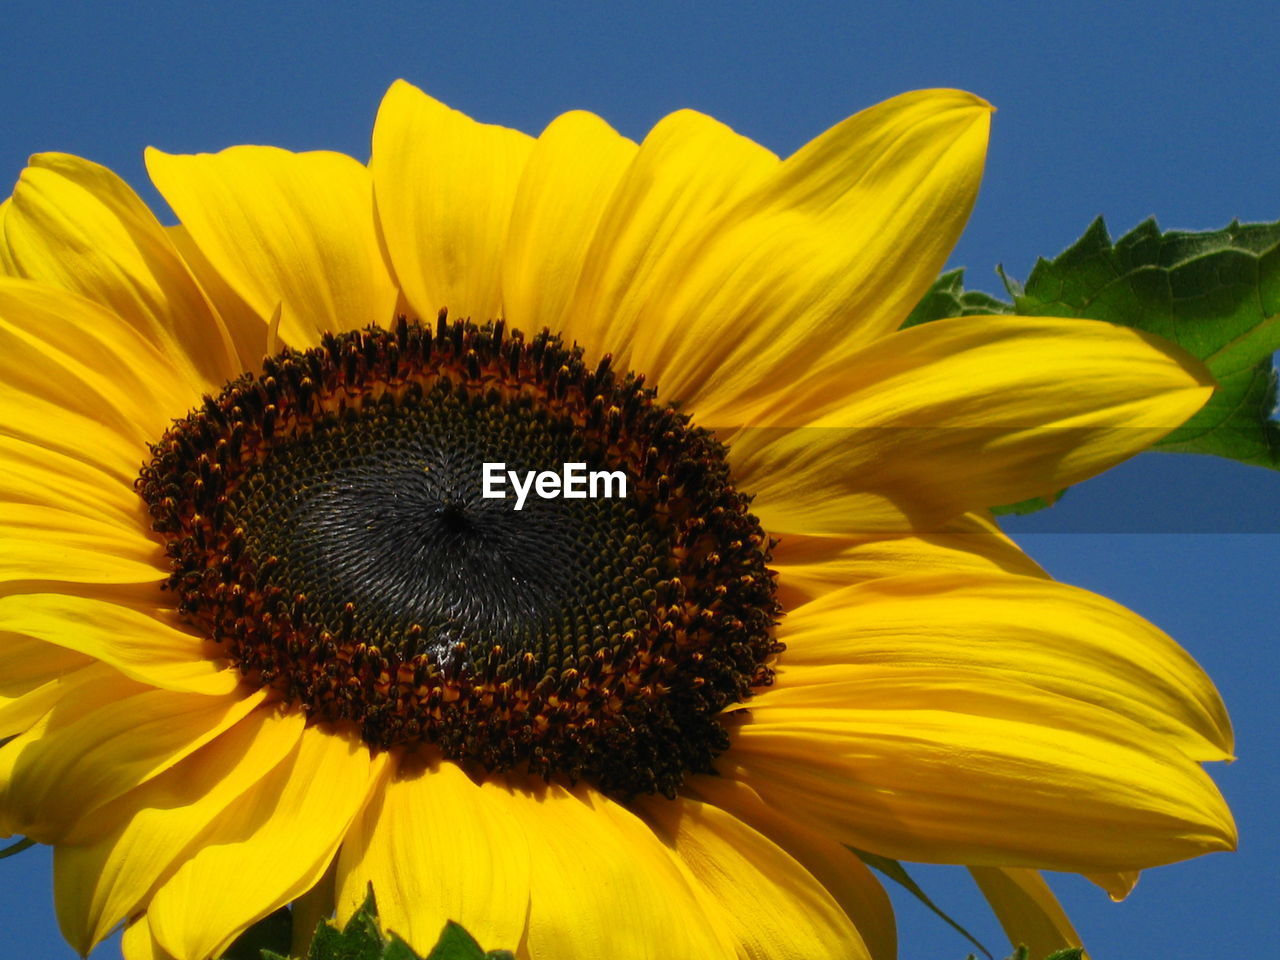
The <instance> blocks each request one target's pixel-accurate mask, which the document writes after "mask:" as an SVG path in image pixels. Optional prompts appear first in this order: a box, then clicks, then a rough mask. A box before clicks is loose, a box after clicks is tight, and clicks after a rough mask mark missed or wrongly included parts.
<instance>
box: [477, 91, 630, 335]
mask: <svg viewBox="0 0 1280 960" xmlns="http://www.w3.org/2000/svg"><path fill="white" fill-rule="evenodd" d="M636 150H637V147H636V145H635V143H633V142H632V141H630V140H628V139H627V138H626V137H622V136H620V135H618V134H617V133H616V132H615V131H614V130H613V128H611V127H610V126H609V125H608V124H607V123H605V122H604V121H603V120H601V119H600V118H599V117H597V116H595V115H594V114H591V113H584V112H582V111H577V110H575V111H572V112H570V113H566V114H563V115H561V116H559V117H557V118H556V119H555V120H553V121H552V122H551V123H550V124H549V125H548V127H547V129H546V130H544V131H543V132H542V136H540V137H539V138H538V141H537V143H535V144H534V145H533V150H532V152H531V153H530V155H529V161H528V163H527V164H526V165H525V168H524V173H523V175H522V176H521V179H520V184H519V186H518V187H517V190H516V195H515V200H514V203H513V205H512V212H511V228H510V234H509V236H508V237H507V242H506V249H505V251H504V254H503V260H502V300H503V309H504V315H505V317H506V319H507V321H508V322H509V323H510V324H511V325H512V326H513V327H516V328H518V329H520V330H526V331H536V330H541V329H543V328H544V327H546V328H549V329H551V330H556V331H560V330H567V332H568V335H569V337H570V339H572V338H573V336H574V334H575V333H580V334H582V335H589V336H591V337H593V338H595V337H596V332H595V331H594V330H592V329H590V326H591V324H590V322H589V319H588V318H585V317H584V318H582V321H580V322H579V323H578V324H577V325H576V328H574V329H569V328H570V327H571V318H570V317H569V316H567V314H568V312H569V307H570V304H571V303H572V301H573V298H574V294H575V293H576V291H577V289H578V281H579V279H580V277H581V276H582V270H583V267H584V265H585V261H586V256H587V251H588V249H589V248H590V245H591V241H592V238H593V237H594V236H595V232H596V228H597V226H598V225H599V223H600V219H601V216H602V215H603V213H604V211H605V209H606V208H607V206H608V203H609V200H610V198H611V197H612V196H613V192H614V190H615V189H616V188H617V186H618V183H619V181H620V180H621V179H622V177H623V176H624V175H625V173H626V171H627V169H628V168H629V166H630V164H631V161H632V160H633V159H634V157H635V155H636Z"/></svg>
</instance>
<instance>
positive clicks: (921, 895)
mask: <svg viewBox="0 0 1280 960" xmlns="http://www.w3.org/2000/svg"><path fill="white" fill-rule="evenodd" d="M849 849H850V850H852V851H853V852H854V853H856V854H857V855H858V858H859V859H860V860H862V862H863V863H865V864H866V865H867V866H869V867H873V868H875V869H876V870H879V871H880V872H881V873H883V874H884V875H885V876H886V877H888V878H889V879H890V880H892V881H894V883H896V884H898V885H899V886H900V887H902V888H903V889H905V890H906V891H907V892H908V893H910V894H911V895H912V896H913V897H915V898H916V899H917V900H919V901H920V902H921V903H922V904H924V905H925V906H926V907H928V908H929V909H930V910H932V911H933V912H934V914H936V915H937V916H938V917H940V918H941V919H942V920H943V921H945V922H946V923H947V925H948V926H950V927H951V928H952V929H954V930H956V931H957V932H959V933H960V935H961V936H963V937H964V938H965V939H966V940H968V941H969V942H970V943H971V944H973V945H974V946H975V947H977V948H978V949H979V950H980V951H982V954H983V956H985V957H986V958H987V960H992V956H991V951H990V950H988V949H987V948H986V947H984V946H983V945H982V941H980V940H979V939H978V938H977V937H975V936H974V935H973V934H971V933H970V932H969V931H968V930H966V929H965V928H964V927H962V926H961V925H960V924H959V923H957V922H956V921H955V920H953V919H952V918H951V917H950V916H949V915H948V914H947V913H946V911H944V910H943V909H942V908H941V907H939V906H938V905H937V904H936V903H934V902H933V901H932V900H931V899H930V898H929V895H928V894H927V893H925V892H924V890H923V889H921V887H920V884H918V883H916V882H915V880H913V879H912V878H911V875H910V874H909V873H907V870H906V868H905V867H904V866H903V865H902V864H901V863H899V862H898V861H897V860H891V859H890V858H889V857H882V856H880V855H879V854H875V853H867V852H866V851H865V850H858V849H857V848H855V847H850V848H849Z"/></svg>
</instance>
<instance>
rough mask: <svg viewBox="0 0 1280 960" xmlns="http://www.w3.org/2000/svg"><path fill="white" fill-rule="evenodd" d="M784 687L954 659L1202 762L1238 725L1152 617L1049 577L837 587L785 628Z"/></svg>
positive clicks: (955, 576) (965, 576) (1223, 746)
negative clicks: (1144, 732)
mask: <svg viewBox="0 0 1280 960" xmlns="http://www.w3.org/2000/svg"><path fill="white" fill-rule="evenodd" d="M782 636H783V638H784V639H785V640H786V642H787V655H786V657H785V658H784V660H783V665H782V670H783V676H782V680H783V683H784V684H785V685H786V686H795V685H804V684H808V683H823V682H826V678H827V677H828V673H829V665H833V664H834V665H839V666H837V667H836V668H835V669H837V670H844V668H845V665H850V664H855V665H857V664H887V665H894V666H903V667H907V666H910V667H930V668H932V667H939V668H950V667H958V668H962V669H965V670H972V671H975V672H980V673H981V674H982V675H984V676H986V677H992V678H1005V679H1010V680H1017V681H1020V682H1022V683H1026V684H1029V685H1031V686H1034V687H1037V688H1039V689H1042V690H1047V691H1051V692H1053V693H1056V694H1060V695H1061V696H1064V697H1070V698H1072V699H1075V700H1079V701H1081V702H1084V703H1090V704H1094V705H1096V706H1098V707H1101V708H1103V709H1105V710H1108V711H1111V712H1113V713H1115V714H1117V715H1118V716H1120V717H1125V718H1127V719H1129V720H1132V721H1133V722H1134V723H1136V724H1138V725H1139V726H1142V727H1145V728H1147V729H1149V730H1151V731H1153V732H1154V733H1155V734H1156V735H1157V736H1158V738H1159V739H1161V740H1162V741H1163V742H1166V743H1170V744H1176V745H1177V746H1178V747H1180V748H1181V749H1182V750H1183V751H1184V752H1185V753H1186V754H1187V755H1188V756H1189V757H1191V758H1192V759H1195V760H1227V759H1231V748H1232V735H1231V722H1230V720H1229V719H1228V718H1227V711H1226V707H1225V706H1223V703H1222V699H1221V697H1220V696H1219V695H1218V691H1217V690H1216V689H1214V686H1213V683H1212V681H1210V679H1209V677H1208V676H1207V675H1206V674H1205V672H1204V671H1203V670H1202V669H1201V668H1200V666H1199V665H1198V664H1197V663H1196V662H1195V661H1194V660H1193V659H1192V658H1191V656H1190V655H1189V654H1188V653H1187V652H1186V651H1185V650H1183V649H1182V648H1181V647H1179V646H1178V645H1177V644H1176V643H1174V642H1173V640H1172V639H1170V637H1169V636H1168V635H1167V634H1165V633H1164V632H1163V631H1161V630H1160V629H1158V628H1157V627H1155V626H1154V625H1153V624H1151V623H1149V622H1147V621H1146V620H1144V619H1142V618H1141V617H1139V616H1138V615H1137V614H1135V613H1133V612H1131V611H1129V610H1127V609H1125V608H1124V607H1122V606H1120V605H1119V604H1118V603H1113V602H1112V601H1110V600H1107V599H1106V598H1105V597H1100V596H1098V595H1097V594H1095V593H1090V592H1089V591H1087V590H1080V589H1078V588H1076V587H1070V586H1067V585H1065V584H1061V583H1057V582H1055V581H1053V580H1048V579H1045V578H1042V577H1013V576H1007V575H1001V574H989V573H968V572H964V573H946V574H932V575H930V574H925V575H917V576H911V575H907V574H904V575H902V576H897V577H889V578H886V579H880V580H875V581H869V582H866V583H863V584H859V585H857V586H854V587H849V588H846V589H843V590H837V591H833V592H831V593H828V594H826V595H825V596H823V597H821V598H819V599H817V600H815V601H813V602H812V603H809V604H806V605H804V606H801V607H799V608H798V609H796V610H794V611H793V612H792V613H791V614H790V615H789V616H788V617H787V619H786V621H785V623H784V625H783V627H782Z"/></svg>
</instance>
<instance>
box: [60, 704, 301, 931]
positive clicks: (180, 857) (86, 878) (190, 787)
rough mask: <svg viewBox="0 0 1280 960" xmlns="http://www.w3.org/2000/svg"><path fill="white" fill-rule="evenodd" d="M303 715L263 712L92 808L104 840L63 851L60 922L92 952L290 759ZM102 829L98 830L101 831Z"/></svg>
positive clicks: (93, 826) (94, 827)
mask: <svg viewBox="0 0 1280 960" xmlns="http://www.w3.org/2000/svg"><path fill="white" fill-rule="evenodd" d="M303 723H304V721H303V718H302V716H301V715H299V714H297V713H289V712H284V713H281V712H279V711H277V710H275V709H272V708H259V709H257V710H254V711H253V712H251V713H250V714H248V716H246V717H245V718H244V719H243V720H241V721H240V722H239V723H237V724H236V725H235V726H233V727H232V728H231V729H229V730H227V731H226V732H225V733H223V734H222V735H221V736H219V737H218V738H216V739H215V740H213V741H212V742H211V743H208V744H206V745H205V746H203V747H201V748H200V749H199V750H197V751H196V752H195V753H194V754H192V755H191V756H189V757H187V758H186V759H185V760H183V761H182V762H181V763H179V764H178V765H176V766H175V767H173V768H172V769H170V770H167V771H165V772H164V773H162V774H160V775H159V776H158V777H156V778H155V779H153V780H151V781H149V782H147V783H144V784H143V785H142V786H140V787H139V788H138V789H137V790H134V791H132V792H130V793H128V794H126V795H125V796H123V797H120V798H119V799H117V800H115V801H112V802H111V803H109V804H107V805H106V807H104V808H103V809H101V810H99V811H97V812H96V813H95V814H92V815H91V816H90V817H89V818H88V819H89V820H91V821H93V822H91V823H89V824H86V825H84V826H83V827H82V829H81V832H83V833H86V834H88V835H89V836H91V837H95V839H92V840H87V841H84V842H79V843H76V842H74V840H75V838H74V837H72V838H71V840H72V841H73V842H71V843H69V844H66V845H63V846H59V847H58V848H57V849H56V850H55V852H54V893H55V897H56V900H57V905H58V922H59V924H60V926H61V927H62V932H63V935H64V936H65V937H66V938H67V941H68V942H69V943H70V944H71V945H72V946H73V947H75V948H76V949H77V950H79V951H80V952H81V953H82V954H87V953H88V952H89V951H90V950H92V949H93V948H94V947H95V946H96V945H97V944H98V943H99V942H100V941H101V940H102V939H103V938H104V937H106V936H107V934H108V933H110V931H111V930H112V929H113V928H114V927H115V926H116V925H117V924H118V923H119V922H120V921H121V920H124V919H125V918H127V917H129V916H131V915H132V914H133V913H134V912H136V911H137V910H138V908H139V907H142V906H145V905H146V903H147V902H148V900H149V898H150V896H151V895H152V894H153V893H154V891H155V890H156V888H157V887H158V886H159V885H160V884H161V883H162V882H164V880H165V879H166V878H168V877H169V876H170V875H171V874H172V873H173V872H174V871H175V870H176V869H177V868H178V866H179V865H181V864H182V863H183V862H185V861H184V857H186V856H188V855H189V852H190V851H191V850H192V849H193V848H195V849H198V848H199V841H200V838H201V837H202V836H203V835H204V834H205V833H206V832H207V831H208V830H209V829H210V828H211V827H212V825H213V824H214V823H215V822H216V821H217V819H218V818H219V817H221V816H222V814H223V812H224V811H225V810H226V808H227V807H228V806H229V805H230V804H231V803H232V802H234V801H235V800H236V799H237V798H238V797H240V796H242V795H243V794H244V793H245V792H246V791H248V790H249V789H251V788H252V787H254V786H255V785H256V784H258V783H259V782H260V781H261V780H262V779H263V778H264V777H266V776H267V775H268V774H269V773H270V772H271V771H272V770H274V769H275V768H276V766H277V765H278V764H280V763H281V762H282V761H284V760H285V759H286V758H288V757H290V756H291V755H292V754H293V752H294V750H295V749H296V747H297V743H298V739H299V737H301V736H302V731H303ZM95 835H96V836H95Z"/></svg>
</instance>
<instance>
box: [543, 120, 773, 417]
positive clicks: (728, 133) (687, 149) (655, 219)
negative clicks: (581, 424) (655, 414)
mask: <svg viewBox="0 0 1280 960" xmlns="http://www.w3.org/2000/svg"><path fill="white" fill-rule="evenodd" d="M777 166H778V158H777V157H776V156H774V154H773V153H771V152H770V151H768V150H766V149H765V148H764V147H762V146H760V145H759V144H757V143H754V142H752V141H751V140H748V139H747V138H746V137H742V136H739V135H738V134H736V133H734V132H733V131H732V130H730V129H729V128H728V127H726V126H725V125H724V124H722V123H720V122H719V121H717V120H713V119H712V118H711V117H708V116H706V115H704V114H701V113H698V112H696V111H694V110H680V111H678V112H676V113H673V114H670V115H669V116H666V117H664V118H663V119H662V120H660V121H658V123H657V124H656V125H655V126H654V128H653V129H652V130H650V131H649V135H648V136H646V137H645V138H644V141H643V142H642V143H641V144H640V149H639V151H638V152H637V153H636V155H635V157H634V159H633V160H632V161H631V164H630V166H629V167H628V168H627V170H626V171H625V172H624V173H623V175H622V178H621V180H620V181H619V183H618V185H617V187H616V188H615V189H614V191H613V193H612V194H611V196H610V198H609V202H608V204H607V205H606V206H605V209H604V211H603V213H602V214H601V216H600V224H599V226H598V228H597V229H596V233H595V236H594V238H593V239H592V242H591V246H590V247H589V248H588V250H587V255H586V261H585V264H584V266H583V270H582V276H581V279H580V281H579V283H578V288H577V291H576V294H575V296H574V298H573V302H572V304H571V306H570V309H569V312H568V314H567V315H566V317H565V324H564V327H563V330H562V331H561V332H562V333H563V334H564V336H565V338H566V339H567V340H576V341H578V342H580V343H582V344H583V345H584V346H585V347H587V348H588V353H589V355H599V354H602V353H606V352H610V353H613V354H614V355H615V356H617V357H623V358H625V359H626V362H627V363H628V364H629V365H631V366H632V367H633V368H635V369H637V370H642V371H644V372H645V373H646V375H647V376H649V377H651V378H657V379H658V382H662V380H661V377H662V374H663V371H662V370H660V369H654V368H651V367H644V366H643V365H642V364H643V360H642V359H641V357H642V356H647V355H648V354H649V353H651V352H652V343H653V341H654V338H656V337H658V336H659V335H660V334H661V332H662V331H660V330H658V329H657V328H656V327H655V326H654V323H655V321H656V320H657V316H656V311H657V310H658V308H659V307H660V305H661V304H662V302H663V300H664V298H666V297H667V296H669V295H670V293H671V290H670V288H669V286H668V285H667V282H666V278H667V275H668V274H669V273H671V272H672V271H676V270H678V269H680V268H681V267H682V266H683V264H684V263H685V251H686V248H687V247H688V245H689V243H690V242H691V241H692V240H693V239H694V238H695V237H696V236H698V235H699V234H700V233H701V232H702V229H703V227H704V225H705V223H706V220H707V219H708V218H709V217H710V216H711V215H712V214H713V212H714V211H715V210H717V209H719V208H722V207H724V206H726V205H728V204H731V203H733V202H734V201H736V200H739V199H740V198H742V197H743V196H745V195H747V194H748V193H749V192H750V191H751V190H752V188H753V187H755V186H756V185H757V184H759V183H760V182H761V181H762V180H764V179H765V178H766V177H767V176H768V175H769V174H770V173H771V172H773V171H774V170H776V169H777ZM694 344H696V349H698V350H700V351H701V350H710V351H716V350H717V347H718V345H717V344H716V343H714V342H712V341H707V340H705V339H690V340H689V345H690V346H693V345H694ZM665 395H668V396H670V393H669V392H668V393H667V394H665Z"/></svg>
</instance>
